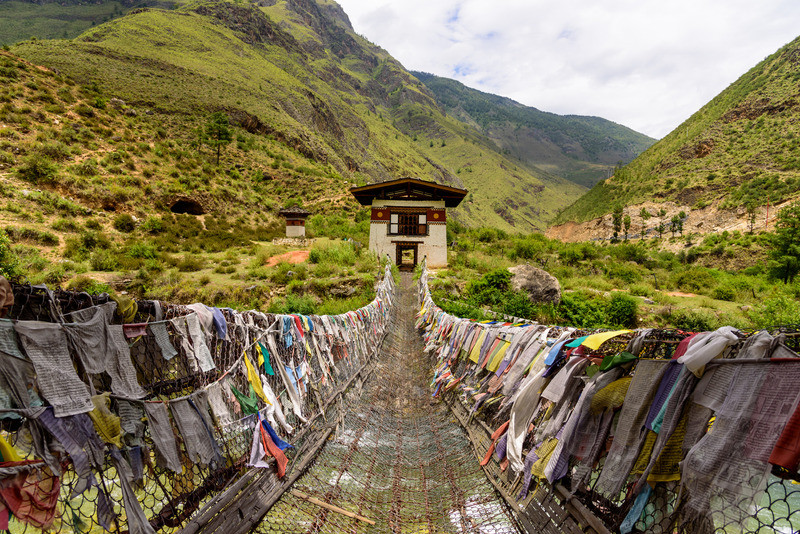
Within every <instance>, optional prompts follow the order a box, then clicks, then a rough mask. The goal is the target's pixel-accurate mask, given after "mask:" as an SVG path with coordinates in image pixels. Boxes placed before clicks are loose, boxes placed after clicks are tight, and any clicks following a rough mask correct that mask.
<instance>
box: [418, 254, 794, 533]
mask: <svg viewBox="0 0 800 534" xmlns="http://www.w3.org/2000/svg"><path fill="white" fill-rule="evenodd" d="M419 292H420V293H419V294H420V298H421V300H422V303H423V313H422V314H421V316H420V319H419V322H418V326H420V327H421V328H423V332H422V333H423V336H424V339H425V341H426V343H427V346H426V348H427V349H428V350H430V351H431V354H432V357H431V358H432V359H431V360H429V361H430V362H431V363H432V364H433V366H434V367H435V376H434V379H435V381H434V391H436V392H437V393H438V395H439V396H441V397H442V398H444V400H445V401H446V403H447V404H448V405H449V406H450V407H451V410H452V411H453V413H454V415H455V416H456V417H457V419H458V420H459V422H460V423H461V424H462V425H463V426H464V427H465V428H466V429H467V431H468V432H469V434H470V438H471V440H472V442H473V445H474V446H475V449H476V454H477V455H478V456H482V455H483V454H484V453H486V452H487V450H488V449H489V448H490V446H492V447H494V445H497V448H498V449H502V450H501V451H500V453H495V454H494V455H492V456H491V459H490V460H489V463H488V465H487V466H486V471H487V475H488V476H489V477H490V479H491V480H492V481H493V483H494V484H495V485H496V486H497V487H498V488H500V490H501V491H502V492H503V495H504V497H506V499H507V500H508V502H509V503H510V504H511V506H512V508H513V509H514V510H515V512H516V513H517V516H518V518H519V520H520V521H521V522H522V524H523V527H524V528H525V529H526V530H527V531H529V532H572V531H574V532H579V531H581V532H585V531H590V532H610V531H620V530H622V531H623V532H654V533H686V534H689V533H702V534H706V533H708V534H710V533H715V534H730V533H748V534H750V533H752V534H756V533H759V534H760V533H768V532H770V533H771V532H780V533H783V532H787V533H788V532H800V484H798V482H797V481H798V478H800V476H798V472H797V469H796V466H795V469H787V468H785V467H779V466H777V465H771V464H770V462H769V461H768V460H769V459H770V458H771V456H770V451H773V447H775V441H776V440H777V439H778V436H783V437H785V436H791V435H792V434H791V433H792V423H791V421H788V417H789V416H790V415H791V414H792V413H796V410H797V402H796V399H797V398H798V385H797V381H795V380H793V379H792V378H791V377H793V376H795V374H796V373H797V371H795V369H797V367H798V366H800V358H798V355H797V354H796V352H793V351H795V350H796V349H797V347H798V341H800V333H799V332H798V328H797V327H792V326H783V327H778V328H775V329H773V330H772V331H771V332H770V333H769V334H770V335H768V334H767V333H765V332H761V333H759V332H749V331H744V332H743V331H737V332H736V333H735V335H736V336H737V337H738V340H737V341H734V342H732V343H730V344H728V346H727V348H726V349H725V351H724V353H722V360H724V361H722V362H719V361H718V360H716V361H714V362H710V363H708V364H707V366H706V375H705V376H706V381H705V382H702V384H703V386H702V387H700V386H698V384H700V383H701V382H700V380H699V379H692V378H691V376H689V378H688V379H685V380H683V381H681V384H683V386H682V387H685V388H686V389H685V391H684V393H683V397H682V398H683V399H684V400H682V401H680V402H676V403H675V404H674V405H670V408H669V410H674V411H672V412H670V411H668V412H667V413H668V414H670V413H671V414H673V415H671V416H670V417H673V419H672V421H673V423H674V424H673V426H672V427H670V428H669V429H668V430H665V431H663V432H664V436H665V437H664V440H663V441H662V442H660V443H661V444H660V445H659V446H655V444H654V442H655V441H656V440H657V436H658V434H657V432H653V431H651V430H645V427H644V423H643V425H642V433H641V436H642V438H644V437H645V436H646V437H647V440H645V439H642V440H639V439H634V440H633V441H632V443H633V445H632V447H637V448H636V449H635V453H636V454H635V455H634V456H633V457H632V459H634V460H636V462H635V463H631V465H630V466H629V467H628V469H630V470H631V472H630V474H628V476H627V477H625V478H624V480H622V484H621V487H622V489H621V490H620V491H619V493H618V494H617V495H614V496H609V495H608V491H607V490H608V487H610V486H609V485H605V486H603V487H600V486H599V484H598V481H599V480H600V478H601V473H603V469H604V467H605V465H606V462H607V461H608V455H609V449H610V448H611V447H612V444H613V440H614V439H621V438H618V437H617V434H616V430H617V429H618V428H619V421H620V418H621V414H622V408H623V407H624V404H625V403H633V404H634V405H635V404H636V403H637V402H638V403H641V404H642V407H643V408H644V409H647V408H649V407H650V406H651V404H650V402H649V401H647V402H645V401H643V400H642V399H641V398H639V397H636V395H637V394H633V395H632V396H630V397H628V396H625V397H624V399H625V400H624V402H620V404H618V405H610V406H608V407H607V408H603V409H608V410H609V411H607V412H605V413H606V414H607V415H606V416H605V418H604V415H603V413H604V412H603V411H602V410H600V411H596V412H591V413H589V412H587V413H586V415H585V417H584V418H583V419H577V420H579V421H583V422H582V423H581V425H580V426H579V428H578V429H577V430H576V432H577V434H573V435H572V436H571V437H570V439H569V440H567V443H568V444H569V446H571V447H572V448H571V449H569V450H568V451H567V453H563V452H561V451H559V450H556V451H555V452H553V450H552V449H548V447H547V443H548V440H554V441H553V442H552V443H553V444H557V443H558V442H559V440H561V439H562V438H563V436H562V434H561V433H560V431H564V430H565V429H566V428H567V425H566V422H567V421H569V418H570V417H572V416H576V414H577V413H578V408H577V405H578V401H579V398H580V397H581V394H582V392H583V391H584V384H587V383H589V382H590V381H591V378H590V377H591V376H594V373H597V372H599V371H598V366H599V365H600V364H601V363H602V362H603V361H609V360H610V359H611V358H613V357H614V356H617V355H620V354H621V353H622V352H623V351H626V350H627V351H631V350H632V348H631V347H636V349H635V350H634V352H635V358H634V359H630V360H628V361H627V363H625V364H624V367H623V368H622V370H621V372H618V374H617V375H616V376H617V377H618V378H617V380H620V382H617V383H618V384H622V383H623V382H624V381H625V380H630V379H631V378H635V377H636V375H637V373H638V372H639V371H640V366H641V365H642V362H648V364H647V365H651V366H653V365H656V364H655V363H653V362H660V364H663V365H664V366H666V365H667V364H668V362H670V361H672V360H673V358H674V357H676V350H677V349H678V347H679V345H680V344H681V342H682V341H684V340H688V339H689V336H690V335H691V333H690V332H682V331H676V330H649V331H646V332H629V333H624V334H621V335H618V336H617V337H615V338H613V339H612V340H611V341H608V342H606V343H603V344H602V345H601V346H600V347H599V348H595V349H592V350H586V351H584V352H582V353H579V356H580V357H582V358H586V359H587V360H588V361H587V362H585V363H584V365H586V367H585V369H587V371H588V370H591V372H587V373H580V374H579V377H576V378H574V381H573V382H571V386H570V388H569V389H571V390H572V391H573V393H574V394H573V395H572V396H570V395H566V396H564V397H562V400H559V401H558V403H554V402H551V401H549V400H548V399H546V398H542V397H539V396H538V395H535V396H533V397H534V399H535V400H533V401H527V402H534V403H536V404H535V405H533V406H532V407H534V408H535V410H533V411H532V412H531V415H530V419H526V420H525V422H524V424H525V425H529V426H526V428H527V430H526V432H525V436H526V437H525V439H524V442H523V443H522V458H529V459H530V461H531V462H532V463H526V464H525V468H524V469H523V470H522V471H514V470H513V469H509V468H508V459H507V456H506V453H507V450H506V441H504V440H506V439H508V435H505V436H504V435H503V434H504V432H503V431H501V432H500V434H499V436H501V437H499V439H495V440H493V439H491V437H490V435H491V434H492V433H493V432H494V431H495V429H498V428H500V427H501V426H502V425H503V424H504V423H506V422H508V421H509V415H510V413H511V412H512V410H513V408H514V405H515V402H516V401H517V399H516V398H515V397H514V395H515V394H516V393H518V391H519V390H520V386H519V385H518V384H505V383H504V382H503V380H504V377H507V376H508V375H505V374H504V373H503V367H502V365H501V366H500V368H499V370H498V371H497V372H494V371H492V372H489V371H488V370H487V369H486V367H488V365H487V362H488V361H489V360H491V359H492V358H491V354H492V348H489V349H486V348H485V347H484V352H481V353H480V358H479V359H478V361H477V362H476V361H475V359H471V358H470V357H469V356H470V353H469V350H467V351H466V352H465V351H464V350H462V349H463V347H460V345H459V343H461V342H462V341H463V339H459V338H458V336H459V335H462V334H463V333H464V332H465V331H467V330H466V329H465V328H462V329H461V330H459V326H462V327H463V322H462V321H463V320H461V319H458V318H456V320H453V318H452V316H448V315H447V314H446V313H444V312H442V311H441V310H440V309H438V308H437V307H436V306H435V304H433V301H432V300H431V299H430V293H429V291H428V290H427V273H426V271H425V270H424V269H423V271H422V277H421V280H420V286H419ZM473 324H474V323H473ZM529 328H530V327H529ZM520 332H522V329H518V330H514V331H513V334H512V337H507V338H505V339H508V340H511V339H513V335H516V334H518V333H520ZM549 332H550V334H549V337H550V339H551V340H552V339H553V338H555V337H558V335H559V334H561V333H562V332H563V328H552V329H551V330H549ZM593 333H595V332H583V331H580V330H574V331H572V332H570V334H569V336H568V338H569V339H576V338H579V337H582V336H586V335H589V334H593ZM553 334H555V335H553ZM757 336H760V339H761V341H759V342H757V343H756V342H755V341H754V342H753V344H752V345H749V341H753V340H755V339H756V337H757ZM466 338H467V339H468V336H467V337H466ZM634 339H638V341H639V342H638V343H632V342H633V340H634ZM551 342H552V341H551ZM501 344H502V342H501ZM580 345H581V343H577V344H575V345H573V347H579V346H580ZM487 346H488V347H494V346H497V345H491V344H489V345H487ZM512 346H513V345H512ZM721 346H724V345H721ZM759 347H760V348H759ZM546 349H547V351H549V350H550V347H546ZM520 350H522V349H520ZM566 350H567V349H566V348H565V351H566ZM683 350H686V344H685V343H684V347H683ZM721 351H722V348H720V349H719V351H718V353H715V355H718V354H719V352H721ZM748 351H751V352H748ZM511 352H512V349H509V352H508V353H507V354H510V353H511ZM745 352H747V355H745V356H741V354H743V353H745ZM484 354H486V355H488V356H486V357H484ZM517 354H519V353H517ZM545 354H546V352H545ZM562 354H563V353H562ZM474 355H475V354H474V353H473V354H472V356H474ZM712 356H714V355H712ZM770 356H771V357H770ZM511 360H512V361H513V357H512V358H511ZM568 360H569V356H568V357H565V358H563V359H562V360H561V361H560V362H559V361H558V360H556V361H554V362H553V363H552V365H550V364H548V365H547V366H544V367H541V368H538V370H537V371H535V373H536V376H539V375H538V373H542V372H546V373H547V374H546V378H543V379H542V380H541V382H539V383H540V386H539V389H538V391H539V393H541V392H542V391H543V390H544V389H545V388H546V387H547V385H548V384H549V383H550V382H549V381H550V380H553V379H554V378H553V377H555V376H556V375H557V374H558V373H559V372H560V371H561V370H562V369H564V366H565V365H566V364H567V361H568ZM575 361H577V360H575ZM673 363H677V362H674V361H673ZM429 365H430V364H429ZM781 366H783V367H781ZM548 367H549V369H548ZM720 367H728V368H729V369H737V370H736V371H731V372H730V373H728V372H724V373H723V372H721V370H720V372H718V373H715V371H717V370H718V369H719V368H720ZM529 368H530V366H529ZM641 372H642V373H645V372H646V370H645V367H642V368H641ZM535 373H534V372H533V371H531V374H529V375H521V376H520V383H524V381H525V380H528V383H531V382H530V381H531V379H532V378H533V375H534V374H535ZM783 374H786V375H787V376H789V378H786V377H783V378H781V376H782V375H783ZM689 375H691V373H689ZM659 376H660V375H659ZM676 376H679V375H676ZM732 377H738V378H732ZM660 380H661V379H660V378H658V379H656V381H654V382H652V384H653V386H652V387H651V390H650V391H651V393H650V394H651V395H653V394H655V393H654V388H655V387H656V386H659V384H660V383H661V382H660ZM731 380H734V382H731ZM675 382H676V383H677V382H678V381H677V378H676V379H675ZM717 384H718V385H717ZM729 384H730V385H729ZM752 384H755V385H752ZM743 385H744V386H747V387H742V386H743ZM507 386H511V387H507ZM698 390H702V392H703V393H702V394H703V395H707V396H708V397H707V398H704V397H701V398H696V397H695V396H693V392H695V393H696V392H697V391H698ZM712 390H713V395H716V396H718V398H717V399H716V400H715V402H717V403H718V404H717V405H716V406H715V407H714V409H713V410H712V409H711V408H709V407H708V406H709V405H708V404H706V403H708V402H711V401H712V400H714V399H713V398H711V397H712V396H713V395H712V393H710V392H711V391H712ZM670 391H671V390H670V389H667V390H666V392H665V393H669V392H670ZM737 392H749V393H737ZM593 394H594V393H593ZM670 395H671V394H670ZM739 397H741V398H739ZM591 398H592V397H591V396H590V397H589V399H590V400H591ZM669 398H671V397H670V396H669V395H667V397H666V399H669ZM664 402H665V404H664V405H663V406H664V407H665V409H666V406H667V405H666V401H664ZM698 403H700V404H698ZM768 403H773V404H774V405H776V406H780V409H779V410H778V411H779V412H780V413H771V412H770V410H769V409H768V408H762V405H763V406H770V404H768ZM711 404H713V402H712V403H711ZM587 406H588V405H587ZM737 407H738V408H742V412H741V413H742V414H744V415H742V416H741V417H740V418H739V419H737V418H736V417H737V416H736V415H735V414H736V412H735V411H734V412H730V411H728V412H727V414H726V412H725V411H726V410H733V409H735V408H737ZM743 407H747V408H746V409H744V408H743ZM560 410H561V412H559V411H560ZM720 410H722V411H720ZM640 413H642V414H643V415H645V414H647V411H646V410H645V411H644V412H640ZM559 414H563V417H562V418H561V419H557V417H556V416H557V415H559ZM720 414H723V416H727V417H728V421H725V422H724V423H720V422H719V417H720ZM731 414H733V415H731ZM653 415H656V414H653ZM658 416H659V417H665V416H664V413H663V411H662V413H661V414H660V415H658ZM795 417H796V415H795ZM553 420H558V421H560V422H559V423H558V424H557V426H556V427H550V426H548V425H550V423H551V422H552V421H553ZM731 420H732V421H733V422H732V423H731ZM528 421H529V422H528ZM775 421H780V423H775ZM649 424H650V423H648V425H649ZM715 424H717V425H725V426H719V430H718V431H717V432H718V434H717V435H718V436H719V432H723V431H725V432H731V433H732V434H731V435H734V436H737V435H741V436H742V437H741V439H740V440H738V442H736V446H735V447H730V448H722V449H721V450H718V451H716V452H714V453H707V454H708V455H707V456H706V455H705V453H704V450H703V446H704V444H703V443H701V439H702V438H704V437H706V436H709V435H711V436H713V434H714V425H715ZM731 424H733V425H735V428H734V429H733V430H731V426H730V425H731ZM758 425H762V426H763V428H764V429H765V430H762V431H756V430H753V429H754V428H759V426H758ZM648 428H649V427H648ZM581 433H583V434H581ZM759 434H764V435H759ZM574 436H578V437H577V438H575V437H574ZM673 436H675V439H673ZM651 439H652V440H653V441H648V440H651ZM745 442H746V443H745ZM493 443H494V444H493ZM698 444H699V445H698ZM565 446H567V445H565ZM654 446H655V451H656V452H655V453H652V456H651V450H653V447H654ZM786 446H787V447H791V444H790V445H786ZM759 447H761V448H765V450H764V451H761V452H756V451H759V450H760V449H759ZM689 451H693V454H694V459H695V464H693V465H694V467H693V471H691V472H690V473H689V474H688V475H687V472H686V468H685V465H684V464H683V463H680V462H681V461H682V460H685V459H686V458H687V453H688V452H689ZM539 453H540V454H542V455H544V456H543V459H542V458H539V456H538V454H539ZM565 458H566V459H567V460H564V459H565ZM740 459H741V461H739V460H740ZM555 460H560V461H566V465H565V466H564V468H563V472H564V473H565V474H564V475H555V474H554V473H556V472H560V471H559V469H560V468H559V467H558V464H556V463H554V462H555ZM473 461H475V460H473ZM542 461H544V463H543V464H542ZM648 462H650V463H651V465H648ZM653 462H655V463H654V465H652V464H653ZM650 469H652V471H651V470H650ZM770 469H771V472H769V470H770ZM531 472H532V473H533V474H532V476H531ZM626 473H628V471H627V470H626V471H624V473H623V475H624V474H626ZM605 474H606V475H608V473H605ZM526 475H527V476H526ZM642 477H644V478H642ZM691 477H693V478H691ZM704 477H705V478H704ZM687 479H689V480H690V483H689V484H688V485H687V483H686V480H687ZM730 481H739V482H738V486H741V487H736V486H737V484H733V483H732V482H730ZM693 492H695V493H696V495H695V494H693ZM690 503H691V504H690Z"/></svg>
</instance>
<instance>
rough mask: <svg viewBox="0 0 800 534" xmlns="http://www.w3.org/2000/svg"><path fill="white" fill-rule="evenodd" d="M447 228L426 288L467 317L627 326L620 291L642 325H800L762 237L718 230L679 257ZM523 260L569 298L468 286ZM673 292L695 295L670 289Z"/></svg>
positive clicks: (793, 294) (794, 288)
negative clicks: (773, 275) (725, 261)
mask: <svg viewBox="0 0 800 534" xmlns="http://www.w3.org/2000/svg"><path fill="white" fill-rule="evenodd" d="M449 231H450V238H449V239H450V240H452V241H455V242H456V243H457V246H456V248H455V250H451V251H450V253H449V266H448V268H447V269H441V270H439V271H438V272H436V274H435V276H434V277H433V278H432V279H431V280H430V287H431V290H432V291H433V293H434V295H435V298H436V299H437V302H441V303H443V304H442V305H443V306H444V307H445V309H447V310H449V311H451V312H452V313H457V314H459V315H463V316H468V317H473V318H480V317H483V316H484V315H485V311H483V310H482V308H484V307H488V308H489V309H492V310H494V311H499V312H501V313H504V314H508V315H514V316H520V317H528V318H530V319H534V320H538V321H540V322H545V323H559V324H572V325H575V324H582V325H583V326H592V327H616V326H624V325H622V324H621V323H620V322H619V317H620V315H619V310H620V309H622V310H624V309H626V308H624V307H623V308H620V307H619V306H621V305H622V303H623V301H620V305H614V304H612V302H614V301H615V299H616V300H620V299H621V297H620V295H630V298H632V299H634V300H635V301H636V304H637V311H636V314H637V317H638V322H637V323H636V324H637V325H638V326H653V327H676V328H684V329H689V330H713V329H716V328H718V327H720V326H723V325H733V326H736V327H739V328H764V327H767V326H775V325H777V324H788V323H794V322H796V318H797V317H798V313H800V308H798V306H797V304H796V299H797V296H799V295H800V284H798V283H797V282H796V283H794V284H783V283H780V282H776V281H774V280H770V279H769V278H767V276H766V275H765V274H764V273H763V271H762V269H761V268H760V267H759V266H760V265H761V264H763V261H764V252H763V246H764V245H763V244H757V245H756V244H755V243H757V242H761V241H764V240H765V239H766V238H764V237H759V236H743V235H742V234H738V233H735V232H734V233H729V234H720V235H719V236H716V237H714V238H711V239H709V238H707V242H705V243H703V244H698V245H697V246H696V247H695V248H696V249H698V251H697V252H695V253H693V254H686V253H685V252H684V251H681V253H678V254H676V253H671V252H665V251H662V250H660V247H659V244H658V243H653V242H645V243H635V244H632V243H627V244H626V243H620V244H609V243H602V244H596V243H579V244H574V243H572V244H565V243H560V242H558V241H554V240H550V239H547V238H546V237H544V236H540V235H531V236H525V237H522V236H514V235H507V234H503V233H502V232H496V231H486V230H483V229H465V228H461V227H458V226H457V225H452V224H451V225H450V228H449ZM743 244H747V246H742V245H743ZM720 245H722V246H723V247H724V248H725V249H726V250H730V252H731V256H732V257H731V258H730V259H731V263H736V264H737V266H736V267H728V268H724V267H720V266H719V265H718V264H719V261H718V260H719V258H718V256H717V255H716V254H715V253H714V250H716V247H718V246H720ZM734 260H735V261H734ZM526 261H527V262H529V263H531V264H532V265H534V266H537V267H543V268H545V269H546V270H547V271H548V272H549V273H550V274H552V275H554V276H555V277H556V278H557V279H558V280H559V282H560V284H561V287H562V292H563V293H562V295H563V298H564V299H565V300H564V302H562V304H561V305H560V306H555V307H552V306H541V305H540V306H531V305H530V304H528V303H527V302H526V301H524V300H519V299H518V296H517V295H515V294H511V293H504V292H503V291H504V290H499V291H498V292H496V295H495V297H496V298H495V297H493V298H490V299H488V300H487V299H486V298H485V294H484V295H483V296H482V297H481V296H479V295H478V294H477V293H476V292H475V290H474V289H473V286H472V285H471V284H472V283H473V282H474V281H476V280H478V279H481V277H485V276H486V275H487V274H488V273H492V272H497V271H498V270H503V269H505V268H507V267H510V266H513V265H517V264H519V263H524V262H526ZM671 292H681V293H685V294H693V295H694V296H689V297H678V296H670V295H669V293H671ZM490 293H491V292H490ZM645 299H646V300H645ZM793 299H794V300H793ZM624 302H625V303H627V302H629V301H624ZM615 306H616V307H615ZM625 306H627V304H625ZM615 309H616V310H617V312H614V310H615ZM604 310H605V311H604ZM615 317H616V318H617V320H616V321H615Z"/></svg>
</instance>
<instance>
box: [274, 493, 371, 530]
mask: <svg viewBox="0 0 800 534" xmlns="http://www.w3.org/2000/svg"><path fill="white" fill-rule="evenodd" d="M289 493H291V494H292V495H294V496H295V497H297V498H298V499H303V500H304V501H308V502H310V503H311V504H316V505H317V506H319V507H321V508H325V509H326V510H330V511H331V512H336V513H337V514H341V515H344V516H347V517H352V518H353V519H358V520H359V521H363V522H364V523H369V524H370V525H374V524H375V521H373V520H372V519H367V518H366V517H364V516H363V515H358V514H356V513H353V512H351V511H350V510H345V509H344V508H339V507H338V506H334V505H332V504H328V503H326V502H325V501H321V500H319V499H317V498H316V497H312V496H311V495H308V494H307V493H303V492H302V491H300V490H296V489H292V490H289Z"/></svg>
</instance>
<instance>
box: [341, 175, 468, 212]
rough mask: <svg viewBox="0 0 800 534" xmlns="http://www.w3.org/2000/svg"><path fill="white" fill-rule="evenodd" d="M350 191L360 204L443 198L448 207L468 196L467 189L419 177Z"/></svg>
mask: <svg viewBox="0 0 800 534" xmlns="http://www.w3.org/2000/svg"><path fill="white" fill-rule="evenodd" d="M350 193H351V194H352V195H353V196H354V197H356V200H358V202H359V204H361V205H362V206H369V205H371V204H372V201H373V200H375V199H386V200H443V201H444V205H445V206H447V207H448V208H455V207H456V206H458V205H459V204H460V203H461V201H462V200H464V197H465V196H467V190H466V189H459V188H457V187H450V186H447V185H440V184H437V183H436V182H429V181H426V180H420V179H418V178H399V179H397V180H389V181H386V182H379V183H377V184H370V185H364V186H361V187H353V188H351V189H350Z"/></svg>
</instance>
